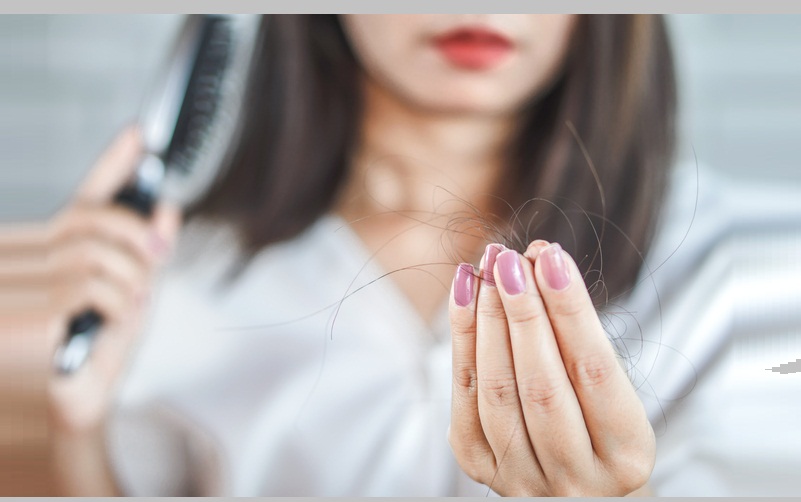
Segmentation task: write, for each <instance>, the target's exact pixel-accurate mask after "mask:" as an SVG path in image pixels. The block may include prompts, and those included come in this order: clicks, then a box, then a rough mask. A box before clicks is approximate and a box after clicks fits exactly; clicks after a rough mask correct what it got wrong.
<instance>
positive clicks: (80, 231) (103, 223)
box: [50, 205, 169, 264]
mask: <svg viewBox="0 0 801 502" xmlns="http://www.w3.org/2000/svg"><path fill="white" fill-rule="evenodd" d="M50 232H51V234H52V235H51V238H52V240H53V241H55V242H62V243H63V242H68V241H70V240H75V239H83V238H86V237H92V236H95V237H99V238H102V239H107V240H110V241H112V242H115V243H117V244H118V245H119V246H121V247H124V248H127V249H128V250H130V251H131V253H133V254H134V255H136V256H138V257H139V259H141V260H142V261H143V262H145V263H149V264H156V263H158V262H159V261H160V260H163V259H164V257H165V255H166V253H167V251H168V250H169V243H168V242H167V241H166V240H165V239H164V238H163V237H161V236H160V235H159V234H157V233H156V231H155V229H154V227H153V226H152V225H151V224H150V223H149V222H147V221H146V220H143V219H142V218H141V217H139V216H138V215H136V214H134V213H132V212H131V211H130V210H128V209H126V208H122V207H115V206H108V207H103V208H97V207H91V206H86V205H78V206H75V207H73V208H70V210H68V211H66V212H64V213H63V214H62V215H61V216H60V217H59V218H57V220H56V221H55V223H54V226H53V228H52V229H51V231H50Z"/></svg>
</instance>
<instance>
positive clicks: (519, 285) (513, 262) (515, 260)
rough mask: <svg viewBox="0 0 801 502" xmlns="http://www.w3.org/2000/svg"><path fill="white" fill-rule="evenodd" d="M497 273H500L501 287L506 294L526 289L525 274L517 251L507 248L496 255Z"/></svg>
mask: <svg viewBox="0 0 801 502" xmlns="http://www.w3.org/2000/svg"><path fill="white" fill-rule="evenodd" d="M497 261H498V273H499V274H501V282H502V283H503V289H504V291H506V292H507V293H508V294H510V295H512V296H514V295H519V294H520V293H522V292H524V291H525V290H526V276H525V274H524V273H523V265H521V264H520V258H519V257H518V255H517V251H514V250H511V249H510V250H507V251H504V252H502V253H501V254H499V255H498V257H497Z"/></svg>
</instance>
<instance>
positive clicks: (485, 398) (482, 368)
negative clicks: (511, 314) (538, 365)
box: [476, 244, 536, 465]
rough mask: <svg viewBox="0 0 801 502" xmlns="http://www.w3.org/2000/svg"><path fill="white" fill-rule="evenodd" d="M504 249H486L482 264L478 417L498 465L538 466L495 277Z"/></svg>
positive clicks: (477, 320)
mask: <svg viewBox="0 0 801 502" xmlns="http://www.w3.org/2000/svg"><path fill="white" fill-rule="evenodd" d="M503 250H504V248H503V247H502V246H500V245H498V244H490V245H489V246H487V249H486V252H485V253H484V257H483V258H482V261H481V275H482V278H483V279H484V281H483V283H482V285H481V287H480V288H479V290H478V301H477V306H476V372H477V379H478V385H477V387H478V399H477V400H478V414H479V418H480V420H481V423H482V425H483V430H484V435H485V436H486V438H487V441H488V442H489V444H490V447H491V448H492V451H493V453H494V455H495V459H496V462H497V463H498V464H502V463H504V461H510V460H512V459H514V460H515V462H516V461H518V460H521V459H524V460H523V461H525V463H527V464H533V465H536V461H535V456H534V451H533V450H532V449H531V445H530V442H529V440H528V437H527V434H526V426H525V423H524V420H523V414H522V411H521V409H520V400H519V397H518V388H517V381H516V378H515V368H514V362H513V358H512V346H511V343H510V340H509V330H508V326H507V321H506V313H505V311H504V308H503V303H502V302H501V298H500V296H499V294H498V288H496V286H495V282H496V281H497V280H498V278H497V277H494V275H493V270H495V268H494V265H495V260H496V257H497V256H498V255H499V253H501V252H502V251H503Z"/></svg>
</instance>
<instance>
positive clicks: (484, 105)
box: [404, 85, 527, 115]
mask: <svg viewBox="0 0 801 502" xmlns="http://www.w3.org/2000/svg"><path fill="white" fill-rule="evenodd" d="M404 94H405V97H406V101H407V102H408V103H410V104H412V105H413V106H416V107H418V108H422V109H425V110H428V111H431V112H436V113H446V114H471V115H473V114H475V115H505V114H509V113H514V112H515V111H516V110H518V109H519V107H520V106H521V105H522V104H523V102H524V101H525V99H526V98H527V96H510V95H509V93H508V92H503V90H502V89H499V88H497V87H495V86H492V87H488V86H464V85H462V86H459V85H451V86H448V85H438V86H434V85H432V86H430V87H427V88H423V89H408V92H406V93H404Z"/></svg>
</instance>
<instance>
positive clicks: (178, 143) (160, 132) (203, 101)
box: [138, 15, 261, 206]
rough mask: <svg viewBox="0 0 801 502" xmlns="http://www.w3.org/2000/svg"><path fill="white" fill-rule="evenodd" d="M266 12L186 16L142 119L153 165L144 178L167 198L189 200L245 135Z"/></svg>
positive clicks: (180, 201)
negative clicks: (242, 126) (246, 103)
mask: <svg viewBox="0 0 801 502" xmlns="http://www.w3.org/2000/svg"><path fill="white" fill-rule="evenodd" d="M260 18H261V16H258V15H189V16H187V17H186V19H185V21H184V24H183V25H182V27H181V29H180V31H179V34H178V37H177V39H176V42H175V45H174V47H173V51H172V53H171V55H170V57H169V58H168V61H167V64H166V66H165V69H164V71H163V72H162V73H161V78H160V79H159V81H158V82H157V85H156V86H155V87H154V92H153V93H152V95H151V96H150V97H149V98H148V99H147V101H146V105H145V108H144V110H143V113H142V119H141V122H142V127H143V133H144V141H145V148H146V150H147V154H148V155H147V157H146V162H148V163H149V164H150V165H149V166H148V167H147V169H145V167H146V166H145V162H143V165H142V169H140V170H139V173H138V176H139V178H140V182H141V183H144V184H146V185H149V186H153V187H158V188H157V191H158V192H159V195H160V197H162V198H165V199H168V200H171V201H172V202H176V203H178V204H180V205H184V206H185V205H187V204H189V203H191V202H192V201H193V200H195V199H196V198H198V197H199V196H200V195H201V194H202V193H203V192H204V191H205V190H206V189H207V188H208V186H209V185H210V184H211V183H212V182H213V181H214V179H215V178H216V175H217V174H218V172H219V169H220V167H221V165H222V164H223V163H224V161H225V160H226V157H227V155H228V154H229V150H230V145H231V144H232V143H233V139H234V138H235V137H236V135H237V134H238V133H239V131H238V127H239V126H238V123H239V120H238V117H239V115H240V112H241V108H242V105H243V103H242V101H243V98H244V93H245V86H246V80H247V75H248V72H249V68H250V64H251V60H252V55H253V50H254V47H255V44H256V41H257V37H258V33H259V26H260V24H261V23H260ZM159 162H160V163H161V168H160V169H159V167H158V163H159ZM159 171H160V172H161V173H162V174H160V172H159Z"/></svg>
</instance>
